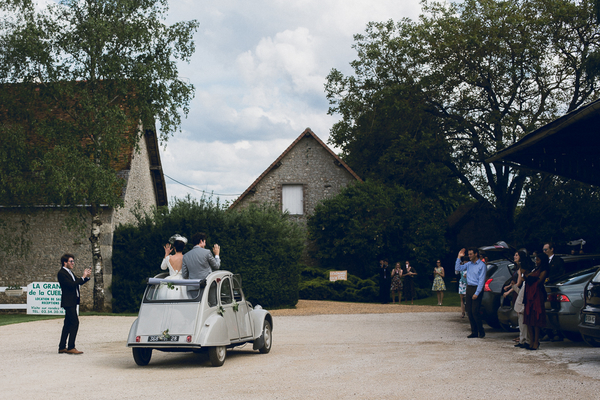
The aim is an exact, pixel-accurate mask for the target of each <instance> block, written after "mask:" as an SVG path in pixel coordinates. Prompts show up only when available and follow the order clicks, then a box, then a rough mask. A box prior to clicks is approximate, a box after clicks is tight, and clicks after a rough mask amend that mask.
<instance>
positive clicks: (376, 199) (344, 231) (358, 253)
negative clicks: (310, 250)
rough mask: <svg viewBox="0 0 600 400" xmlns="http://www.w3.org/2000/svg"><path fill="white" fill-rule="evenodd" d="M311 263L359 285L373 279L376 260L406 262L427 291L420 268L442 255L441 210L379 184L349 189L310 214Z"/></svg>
mask: <svg viewBox="0 0 600 400" xmlns="http://www.w3.org/2000/svg"><path fill="white" fill-rule="evenodd" d="M308 230H309V234H310V238H311V239H312V240H313V241H314V243H315V247H316V254H315V257H316V258H317V259H319V260H320V262H321V266H322V267H324V268H330V269H336V270H347V271H348V272H349V273H350V274H353V275H357V276H358V277H360V278H362V279H367V278H371V277H372V276H373V275H374V274H375V275H376V274H377V272H378V270H377V266H378V264H379V262H378V261H379V259H381V258H387V259H388V260H389V261H390V263H392V262H395V261H405V260H410V261H411V265H414V266H415V267H416V269H417V272H418V273H419V275H417V276H416V277H415V283H416V286H417V287H427V286H428V285H430V279H429V278H428V277H427V275H426V274H425V269H427V270H429V269H430V268H429V267H427V268H425V266H429V265H433V261H435V258H436V257H440V256H442V255H443V254H444V253H445V252H446V251H447V248H446V242H445V238H444V234H445V231H446V226H445V214H444V211H443V210H442V208H441V206H440V204H439V203H438V202H436V201H434V200H431V199H427V198H426V197H424V196H423V195H421V194H418V193H415V192H413V191H411V190H408V189H405V188H403V187H399V186H385V185H382V184H381V183H378V182H373V181H367V182H365V183H361V184H356V185H352V186H349V187H347V188H345V189H344V190H342V192H341V193H340V194H339V195H338V196H336V197H334V198H332V199H329V200H325V201H324V202H323V203H322V204H320V205H318V206H317V207H316V208H315V212H314V214H313V216H311V217H310V218H309V220H308Z"/></svg>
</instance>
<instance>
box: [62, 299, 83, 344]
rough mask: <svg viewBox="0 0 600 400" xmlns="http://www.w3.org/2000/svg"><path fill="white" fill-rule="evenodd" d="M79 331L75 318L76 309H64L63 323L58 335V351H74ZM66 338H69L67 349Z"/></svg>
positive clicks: (77, 320)
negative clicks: (60, 332)
mask: <svg viewBox="0 0 600 400" xmlns="http://www.w3.org/2000/svg"><path fill="white" fill-rule="evenodd" d="M78 330H79V317H78V316H77V307H65V322H64V324H63V328H62V334H61V335H60V343H59V344H58V349H59V350H62V349H68V350H71V349H74V348H75V339H76V338H77V331H78ZM67 337H68V338H69V346H68V347H67Z"/></svg>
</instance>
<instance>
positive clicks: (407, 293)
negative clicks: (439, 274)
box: [402, 261, 417, 304]
mask: <svg viewBox="0 0 600 400" xmlns="http://www.w3.org/2000/svg"><path fill="white" fill-rule="evenodd" d="M415 275H417V272H416V271H415V269H414V268H413V267H412V266H411V265H410V262H409V261H407V262H406V265H405V266H404V269H403V270H402V276H403V277H404V298H405V299H406V301H408V299H410V304H413V300H414V299H415V281H414V278H413V277H414V276H415Z"/></svg>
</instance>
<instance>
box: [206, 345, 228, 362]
mask: <svg viewBox="0 0 600 400" xmlns="http://www.w3.org/2000/svg"><path fill="white" fill-rule="evenodd" d="M226 355H227V348H226V347H225V346H214V347H209V348H208V357H209V358H210V363H211V364H212V366H213V367H220V366H221V365H223V364H224V363H225V356H226Z"/></svg>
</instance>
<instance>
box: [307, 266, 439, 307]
mask: <svg viewBox="0 0 600 400" xmlns="http://www.w3.org/2000/svg"><path fill="white" fill-rule="evenodd" d="M330 271H331V270H325V269H321V268H316V267H305V268H304V269H303V270H302V273H301V275H300V286H299V288H300V298H301V299H303V300H328V301H348V302H358V303H378V302H379V301H380V298H379V281H378V279H379V278H378V276H377V275H374V276H372V277H370V278H367V279H360V278H359V277H357V276H356V275H352V274H348V280H345V281H342V280H338V281H334V282H331V281H330V280H329V272H330ZM415 279H416V278H415ZM415 289H416V294H415V300H416V299H424V298H427V297H429V296H431V285H429V287H424V288H419V287H415Z"/></svg>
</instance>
